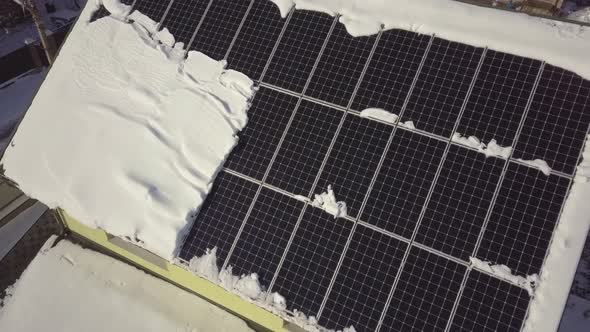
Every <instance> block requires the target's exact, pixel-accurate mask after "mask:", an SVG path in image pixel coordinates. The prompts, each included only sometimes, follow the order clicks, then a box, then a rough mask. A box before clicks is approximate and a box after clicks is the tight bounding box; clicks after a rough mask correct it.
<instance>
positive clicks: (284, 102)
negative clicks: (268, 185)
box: [225, 88, 297, 180]
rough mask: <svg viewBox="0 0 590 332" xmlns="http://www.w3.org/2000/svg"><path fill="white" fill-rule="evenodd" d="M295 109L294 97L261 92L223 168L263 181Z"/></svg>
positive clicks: (255, 99) (264, 89) (271, 91)
mask: <svg viewBox="0 0 590 332" xmlns="http://www.w3.org/2000/svg"><path fill="white" fill-rule="evenodd" d="M296 105H297V98H296V97H293V96H290V95H286V94H283V93H279V92H277V91H275V90H271V89H267V88H260V90H258V92H257V93H256V97H255V98H254V102H253V104H252V106H251V107H250V109H249V110H248V125H247V126H246V128H244V130H242V132H240V134H239V137H238V138H239V141H238V145H237V146H236V147H235V148H234V150H233V151H232V153H231V154H230V156H229V158H228V159H227V161H226V162H225V167H227V168H229V169H231V170H234V171H237V172H239V173H241V174H244V175H247V176H249V177H252V178H254V179H257V180H262V178H263V176H264V173H265V172H266V170H267V168H268V165H269V164H270V161H271V159H272V156H273V154H274V152H275V150H276V149H277V147H278V145H279V142H280V140H281V137H282V136H283V132H284V131H285V129H286V128H287V124H288V123H289V119H290V118H291V116H292V114H293V111H294V110H295V107H296Z"/></svg>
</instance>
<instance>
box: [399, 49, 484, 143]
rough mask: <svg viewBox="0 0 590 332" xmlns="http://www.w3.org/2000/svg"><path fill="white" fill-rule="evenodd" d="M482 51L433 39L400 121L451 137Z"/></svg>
mask: <svg viewBox="0 0 590 332" xmlns="http://www.w3.org/2000/svg"><path fill="white" fill-rule="evenodd" d="M482 53H483V49H481V48H475V47H471V46H467V45H463V44H458V43H451V42H449V41H446V40H444V39H440V38H434V39H433V41H432V46H431V47H430V50H429V51H428V56H427V57H426V61H425V62H424V66H423V67H422V70H421V71H420V75H418V80H417V81H416V86H415V87H414V90H413V91H412V95H411V97H410V99H409V102H408V107H407V109H406V110H405V112H404V115H403V117H402V119H401V120H402V121H408V120H410V121H414V124H415V125H416V127H417V128H419V129H421V130H424V131H427V132H430V133H434V134H437V135H440V136H443V137H450V136H451V132H452V130H453V128H454V126H455V122H456V121H457V118H458V116H459V113H460V111H461V105H462V104H463V102H464V100H465V97H466V96H467V92H468V90H469V86H470V84H471V82H472V80H473V78H474V76H475V72H476V69H477V66H478V63H479V61H480V59H481V56H482Z"/></svg>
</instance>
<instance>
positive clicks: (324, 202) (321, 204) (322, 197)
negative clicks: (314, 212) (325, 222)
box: [311, 185, 348, 218]
mask: <svg viewBox="0 0 590 332" xmlns="http://www.w3.org/2000/svg"><path fill="white" fill-rule="evenodd" d="M311 206H313V207H316V208H320V209H322V210H324V211H326V212H328V213H329V214H331V215H333V216H334V218H346V217H347V216H348V214H347V209H346V203H345V202H342V201H337V200H336V196H335V195H334V190H332V186H331V185H328V191H325V192H323V193H321V194H319V195H318V194H316V195H315V197H314V199H313V201H312V202H311Z"/></svg>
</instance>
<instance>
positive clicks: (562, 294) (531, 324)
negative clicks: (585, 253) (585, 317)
mask: <svg viewBox="0 0 590 332" xmlns="http://www.w3.org/2000/svg"><path fill="white" fill-rule="evenodd" d="M582 157H583V160H582V162H581V163H580V165H578V168H577V171H576V177H575V179H574V183H573V185H572V187H571V190H570V193H569V196H568V198H567V200H566V202H565V205H564V207H563V211H562V213H561V218H560V220H559V223H558V224H557V229H556V231H555V233H554V235H553V239H552V242H551V245H550V247H549V253H548V255H547V258H546V260H545V265H544V266H543V270H542V271H543V272H542V273H541V276H540V279H539V285H538V287H537V288H536V290H535V297H534V298H533V300H532V301H531V304H530V310H529V316H528V319H527V321H526V323H525V326H524V329H523V331H525V332H545V331H547V332H548V331H556V330H557V328H558V326H559V321H560V318H561V313H562V312H563V308H564V307H565V305H566V301H567V298H568V293H569V290H570V286H571V285H572V280H573V279H574V275H575V273H576V267H577V265H578V259H579V257H580V253H581V252H582V249H583V248H584V243H585V241H586V235H587V234H588V230H589V229H590V204H588V202H589V201H590V182H589V181H587V179H588V177H590V135H589V136H588V137H587V140H586V146H585V148H584V151H583V155H582Z"/></svg>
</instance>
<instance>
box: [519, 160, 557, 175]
mask: <svg viewBox="0 0 590 332" xmlns="http://www.w3.org/2000/svg"><path fill="white" fill-rule="evenodd" d="M516 160H518V161H520V162H521V163H523V164H526V165H529V166H532V167H534V168H537V169H539V170H540V171H541V172H543V174H545V175H547V176H549V175H551V167H549V165H548V164H547V162H546V161H545V160H542V159H534V160H524V159H521V158H517V159H516Z"/></svg>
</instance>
